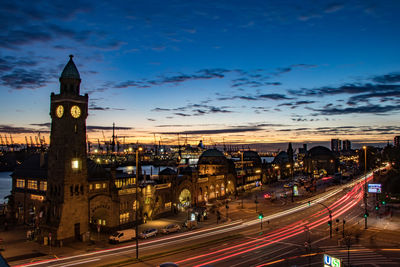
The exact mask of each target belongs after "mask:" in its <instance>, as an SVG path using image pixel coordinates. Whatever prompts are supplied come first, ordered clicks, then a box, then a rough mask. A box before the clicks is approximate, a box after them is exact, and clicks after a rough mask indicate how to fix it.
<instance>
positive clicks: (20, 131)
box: [0, 124, 49, 134]
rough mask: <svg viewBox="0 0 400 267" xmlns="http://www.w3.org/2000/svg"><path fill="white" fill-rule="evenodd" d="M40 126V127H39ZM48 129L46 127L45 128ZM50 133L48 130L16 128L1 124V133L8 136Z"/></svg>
mask: <svg viewBox="0 0 400 267" xmlns="http://www.w3.org/2000/svg"><path fill="white" fill-rule="evenodd" d="M38 126H40V125H38ZM45 127H46V126H45ZM46 128H47V127H46ZM38 132H41V133H48V132H49V130H48V129H43V128H41V129H37V128H29V127H16V126H13V125H6V124H1V125H0V133H6V134H24V133H38Z"/></svg>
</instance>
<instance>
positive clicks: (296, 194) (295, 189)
mask: <svg viewBox="0 0 400 267" xmlns="http://www.w3.org/2000/svg"><path fill="white" fill-rule="evenodd" d="M293 195H294V196H298V195H299V189H298V188H297V185H294V186H293Z"/></svg>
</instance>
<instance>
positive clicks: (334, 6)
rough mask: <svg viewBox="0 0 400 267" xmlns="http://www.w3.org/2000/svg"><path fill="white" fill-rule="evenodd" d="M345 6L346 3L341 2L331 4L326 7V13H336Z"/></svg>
mask: <svg viewBox="0 0 400 267" xmlns="http://www.w3.org/2000/svg"><path fill="white" fill-rule="evenodd" d="M343 8H344V5H343V4H341V3H332V4H329V5H328V6H327V7H326V8H325V10H324V11H325V13H335V12H337V11H339V10H341V9H343Z"/></svg>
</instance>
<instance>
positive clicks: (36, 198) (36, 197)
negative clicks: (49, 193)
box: [31, 195, 44, 201]
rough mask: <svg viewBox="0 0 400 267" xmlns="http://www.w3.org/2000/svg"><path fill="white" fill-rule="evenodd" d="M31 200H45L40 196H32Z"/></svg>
mask: <svg viewBox="0 0 400 267" xmlns="http://www.w3.org/2000/svg"><path fill="white" fill-rule="evenodd" d="M31 199H32V200H39V201H43V200H44V196H39V195H31Z"/></svg>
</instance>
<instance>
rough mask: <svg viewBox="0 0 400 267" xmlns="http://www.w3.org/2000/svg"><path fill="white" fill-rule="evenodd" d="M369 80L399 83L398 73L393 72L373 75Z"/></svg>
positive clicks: (399, 74) (399, 76) (399, 75)
mask: <svg viewBox="0 0 400 267" xmlns="http://www.w3.org/2000/svg"><path fill="white" fill-rule="evenodd" d="M371 80H372V81H374V82H376V83H399V82H400V73H399V72H393V73H389V74H385V75H380V76H375V77H373V78H372V79H371Z"/></svg>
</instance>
